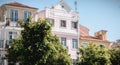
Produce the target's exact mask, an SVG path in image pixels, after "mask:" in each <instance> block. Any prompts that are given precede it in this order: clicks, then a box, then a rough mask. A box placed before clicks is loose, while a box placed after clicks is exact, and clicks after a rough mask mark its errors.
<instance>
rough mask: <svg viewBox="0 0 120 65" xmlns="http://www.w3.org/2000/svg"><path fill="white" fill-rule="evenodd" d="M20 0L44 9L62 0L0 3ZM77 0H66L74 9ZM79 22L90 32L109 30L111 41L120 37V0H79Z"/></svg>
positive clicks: (5, 0) (1, 2) (8, 0)
mask: <svg viewBox="0 0 120 65" xmlns="http://www.w3.org/2000/svg"><path fill="white" fill-rule="evenodd" d="M14 1H16V2H20V3H23V4H26V5H29V6H32V7H36V8H39V11H40V10H43V9H44V7H50V6H52V5H55V4H56V3H58V2H59V1H60V0H0V5H2V4H4V3H8V2H14ZM74 1H75V0H65V2H66V3H67V4H68V5H69V6H70V7H71V8H72V9H73V10H74V9H75V8H74V7H75V6H74ZM77 2H78V10H77V11H78V12H79V17H80V18H79V23H80V24H82V25H84V26H86V27H88V28H89V30H90V34H91V35H93V34H94V32H96V31H99V30H107V31H108V32H107V37H108V40H110V41H115V40H117V39H120V30H119V28H120V0H77Z"/></svg>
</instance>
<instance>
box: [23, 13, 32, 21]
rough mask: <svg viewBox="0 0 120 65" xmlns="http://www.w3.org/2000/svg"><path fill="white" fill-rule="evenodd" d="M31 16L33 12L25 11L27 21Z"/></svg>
mask: <svg viewBox="0 0 120 65" xmlns="http://www.w3.org/2000/svg"><path fill="white" fill-rule="evenodd" d="M29 16H31V12H28V11H24V21H26V20H27V18H28V17H29Z"/></svg>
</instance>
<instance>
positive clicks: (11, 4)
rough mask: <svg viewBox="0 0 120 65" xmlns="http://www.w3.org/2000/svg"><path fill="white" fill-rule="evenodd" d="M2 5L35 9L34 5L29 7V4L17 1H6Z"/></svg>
mask: <svg viewBox="0 0 120 65" xmlns="http://www.w3.org/2000/svg"><path fill="white" fill-rule="evenodd" d="M4 5H10V6H17V7H24V8H32V9H37V8H35V7H30V6H27V5H24V4H21V3H18V2H10V3H6V4H4Z"/></svg>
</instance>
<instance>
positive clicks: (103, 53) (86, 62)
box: [79, 43, 111, 65]
mask: <svg viewBox="0 0 120 65" xmlns="http://www.w3.org/2000/svg"><path fill="white" fill-rule="evenodd" d="M79 50H80V54H81V55H80V56H81V57H80V63H79V65H110V64H111V62H110V55H109V53H108V49H107V48H105V47H104V46H98V45H96V44H94V43H90V44H88V45H87V46H82V47H80V49H79Z"/></svg>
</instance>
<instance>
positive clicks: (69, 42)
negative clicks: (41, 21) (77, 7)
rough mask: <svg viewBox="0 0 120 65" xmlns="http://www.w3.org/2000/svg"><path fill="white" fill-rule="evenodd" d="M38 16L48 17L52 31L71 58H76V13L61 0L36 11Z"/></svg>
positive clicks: (77, 41) (77, 31) (77, 38)
mask: <svg viewBox="0 0 120 65" xmlns="http://www.w3.org/2000/svg"><path fill="white" fill-rule="evenodd" d="M38 18H49V19H50V23H52V24H53V25H54V26H53V27H52V32H53V34H54V35H57V36H58V37H59V38H60V40H61V42H62V44H63V45H64V46H65V47H66V48H68V53H69V54H70V56H71V58H72V59H73V60H75V59H77V56H78V55H77V53H78V46H79V44H78V43H79V28H78V27H79V26H78V24H79V23H78V13H77V12H75V11H73V10H72V9H71V8H70V7H69V6H68V5H67V4H66V3H65V2H64V1H63V0H61V1H60V2H59V3H58V4H56V5H54V6H52V7H50V8H49V7H46V8H45V9H44V10H42V11H40V12H39V13H38Z"/></svg>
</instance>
